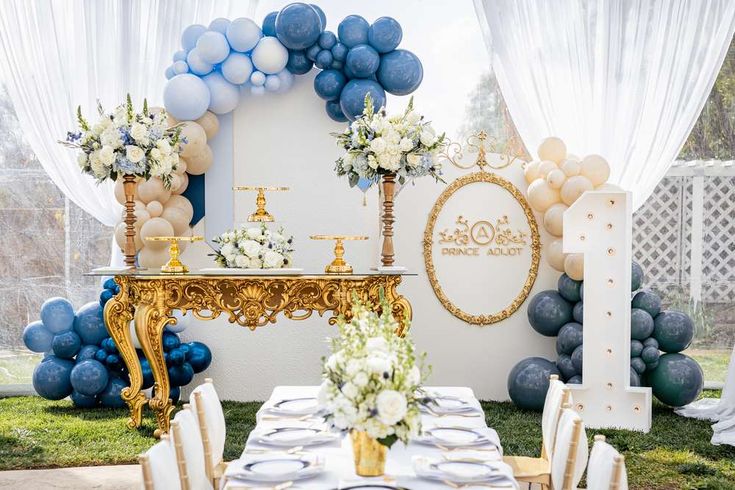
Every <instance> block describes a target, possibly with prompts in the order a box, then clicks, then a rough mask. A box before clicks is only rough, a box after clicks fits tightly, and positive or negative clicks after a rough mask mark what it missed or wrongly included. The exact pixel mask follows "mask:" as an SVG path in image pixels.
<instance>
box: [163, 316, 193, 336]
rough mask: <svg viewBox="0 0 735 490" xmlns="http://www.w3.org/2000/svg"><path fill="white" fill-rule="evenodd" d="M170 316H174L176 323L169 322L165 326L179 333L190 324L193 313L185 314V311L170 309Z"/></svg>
mask: <svg viewBox="0 0 735 490" xmlns="http://www.w3.org/2000/svg"><path fill="white" fill-rule="evenodd" d="M171 316H172V317H174V318H176V323H175V324H171V323H169V324H168V325H167V326H166V328H167V329H168V330H169V331H171V332H173V333H181V332H183V331H184V330H186V329H187V327H188V326H189V325H190V324H191V317H192V316H193V314H191V313H189V314H187V313H186V311H181V310H171Z"/></svg>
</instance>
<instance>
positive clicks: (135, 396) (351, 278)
mask: <svg viewBox="0 0 735 490" xmlns="http://www.w3.org/2000/svg"><path fill="white" fill-rule="evenodd" d="M97 275H99V274H97ZM403 275H406V274H403ZM401 279H402V277H401V274H381V273H375V272H370V273H367V274H344V275H333V274H312V275H301V276H285V275H273V276H260V275H258V276H247V275H222V274H204V273H195V274H186V275H171V274H162V273H161V272H159V271H157V270H135V271H126V272H123V273H119V274H118V275H116V276H115V281H116V282H117V283H118V285H119V286H120V292H119V293H118V294H117V295H116V296H115V297H114V298H112V299H111V300H109V301H108V302H107V304H106V305H105V310H104V316H105V322H106V324H107V329H108V330H109V333H110V336H111V337H112V338H113V339H114V340H115V343H116V344H117V347H118V350H119V351H120V355H121V357H122V358H123V360H124V361H125V365H126V366H127V368H128V372H129V375H130V386H129V387H127V388H124V389H123V390H122V392H121V395H122V398H123V400H125V402H126V403H127V404H128V407H129V408H130V418H129V419H128V422H127V424H128V427H130V428H131V429H132V428H136V427H139V426H140V424H141V421H142V416H143V407H144V406H145V405H146V403H147V404H148V405H149V406H150V408H151V409H152V410H153V412H154V413H155V416H156V423H157V426H158V428H157V429H156V431H155V436H156V437H160V435H161V434H164V433H167V432H168V430H169V423H170V416H171V412H172V411H173V405H172V403H171V400H170V399H169V390H170V384H169V379H168V371H167V369H166V362H165V360H164V356H163V354H164V351H163V345H162V335H163V329H164V328H165V327H166V326H167V325H171V324H174V323H176V319H175V318H174V317H173V316H171V313H172V310H174V309H179V310H185V311H187V312H191V313H192V314H193V315H194V317H195V318H198V319H200V320H214V319H215V318H217V317H219V316H220V315H225V316H226V318H227V319H228V320H229V322H230V323H238V324H239V325H242V326H244V327H248V328H250V329H251V330H255V329H256V328H257V327H261V326H264V325H267V324H269V323H276V320H277V317H278V314H279V313H282V314H283V315H284V316H285V317H286V318H289V319H291V320H304V319H306V318H309V317H310V316H311V315H312V313H314V312H317V313H318V314H319V316H323V315H324V313H325V312H330V313H331V317H330V318H329V320H328V321H329V323H330V324H335V323H336V321H337V318H338V317H339V316H340V315H344V316H345V317H346V318H348V319H349V318H350V316H351V308H352V305H351V302H352V297H353V293H354V294H356V295H357V297H358V298H359V299H360V300H361V301H363V302H369V303H372V304H373V305H376V307H377V305H378V304H379V299H380V294H381V291H383V292H384V294H385V298H386V299H387V301H388V303H389V304H390V305H392V310H393V314H394V315H395V317H396V319H398V320H399V321H400V325H401V326H400V328H399V331H398V332H396V333H397V334H398V335H403V334H404V333H405V330H406V328H407V326H408V321H410V319H411V315H412V312H411V304H410V303H409V302H408V300H407V299H406V298H405V297H403V296H401V295H400V294H399V293H398V292H397V287H398V285H399V284H400V282H401ZM133 319H134V320H135V331H136V334H137V337H138V340H139V342H140V345H141V347H142V348H143V352H144V353H145V356H146V358H147V359H148V361H149V362H150V365H151V370H152V371H153V378H154V393H155V394H154V396H153V398H151V399H150V400H148V399H146V396H145V394H144V393H143V392H142V383H143V376H142V372H141V366H140V362H139V360H138V356H137V354H136V352H135V347H134V345H133V341H132V338H131V332H130V327H129V325H130V321H131V320H133Z"/></svg>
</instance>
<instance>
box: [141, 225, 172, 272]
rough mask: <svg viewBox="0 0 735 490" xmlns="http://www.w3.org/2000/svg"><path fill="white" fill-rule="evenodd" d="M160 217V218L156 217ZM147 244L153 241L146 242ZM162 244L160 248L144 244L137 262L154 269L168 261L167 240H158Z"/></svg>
mask: <svg viewBox="0 0 735 490" xmlns="http://www.w3.org/2000/svg"><path fill="white" fill-rule="evenodd" d="M156 219H160V218H156ZM147 243H148V244H151V243H155V242H147ZM160 243H161V244H162V245H163V248H161V249H155V248H151V247H149V246H146V247H145V248H144V249H143V250H141V251H140V253H139V254H138V264H139V265H140V266H141V267H143V268H144V269H155V268H157V267H161V266H162V265H163V264H165V263H166V262H168V259H169V255H168V242H160Z"/></svg>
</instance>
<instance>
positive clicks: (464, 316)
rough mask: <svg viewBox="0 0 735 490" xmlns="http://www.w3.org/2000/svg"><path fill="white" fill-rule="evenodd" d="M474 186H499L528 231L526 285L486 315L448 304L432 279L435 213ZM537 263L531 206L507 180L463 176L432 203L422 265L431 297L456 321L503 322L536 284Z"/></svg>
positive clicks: (538, 242) (487, 175)
mask: <svg viewBox="0 0 735 490" xmlns="http://www.w3.org/2000/svg"><path fill="white" fill-rule="evenodd" d="M476 183H487V184H494V185H497V186H500V187H502V188H503V189H505V191H507V192H508V193H509V194H510V195H511V196H512V197H513V198H514V199H515V200H516V201H517V202H518V204H520V205H521V208H523V212H524V214H525V215H526V221H527V222H528V225H529V227H530V228H531V267H530V268H529V270H528V276H527V277H526V282H525V283H524V285H523V288H522V289H521V292H520V293H519V294H518V296H516V298H515V299H514V300H513V302H512V303H511V304H510V305H508V306H507V307H506V308H504V309H502V310H500V311H498V312H496V313H492V314H489V315H472V314H470V313H467V312H465V311H463V310H461V309H460V308H458V307H457V305H455V304H454V303H452V301H451V300H450V299H449V298H448V297H447V295H446V294H444V290H443V289H442V287H441V285H440V284H439V280H438V279H437V277H436V270H435V269H434V259H433V257H432V244H433V236H434V227H435V226H436V220H437V218H438V216H439V213H440V212H441V210H442V209H443V208H444V204H445V203H446V202H447V201H448V200H449V198H451V197H452V195H453V194H454V193H455V192H457V190H459V189H461V188H462V187H464V186H466V185H470V184H476ZM540 261H541V237H540V235H539V231H538V223H536V217H535V216H534V215H533V211H532V210H531V206H529V204H528V201H526V198H525V197H524V196H523V194H522V193H521V191H519V190H518V188H517V187H516V186H514V185H513V184H512V183H511V182H510V181H508V180H506V179H504V178H503V177H500V176H499V175H497V174H494V173H491V172H484V171H480V172H475V173H472V174H469V175H465V176H463V177H459V178H458V179H456V180H455V181H454V182H452V183H451V184H450V185H449V186H448V187H447V188H446V189H444V191H442V193H441V194H440V195H439V198H438V199H437V200H436V202H435V203H434V206H433V207H432V209H431V213H430V214H429V219H428V221H427V222H426V228H425V230H424V264H425V266H426V274H427V275H428V276H429V282H430V283H431V287H432V288H433V289H434V294H436V297H437V298H438V299H439V301H440V302H441V304H442V305H443V306H444V308H446V309H447V311H449V312H450V313H451V314H452V315H454V316H456V317H457V318H459V319H460V320H463V321H465V322H467V323H470V324H472V325H490V324H493V323H497V322H499V321H501V320H504V319H506V318H508V317H509V316H511V315H512V314H513V313H515V312H516V310H518V308H519V307H520V306H521V305H522V304H523V302H524V301H526V298H528V295H529V294H530V292H531V288H533V284H534V283H535V282H536V277H537V275H538V268H539V262H540Z"/></svg>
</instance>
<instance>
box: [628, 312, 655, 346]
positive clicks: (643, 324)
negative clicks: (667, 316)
mask: <svg viewBox="0 0 735 490" xmlns="http://www.w3.org/2000/svg"><path fill="white" fill-rule="evenodd" d="M652 333H653V317H652V316H651V315H649V314H648V312H646V310H642V309H640V308H633V309H632V310H630V337H631V338H633V339H637V340H646V339H647V338H648V337H650V336H651V334H652Z"/></svg>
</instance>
